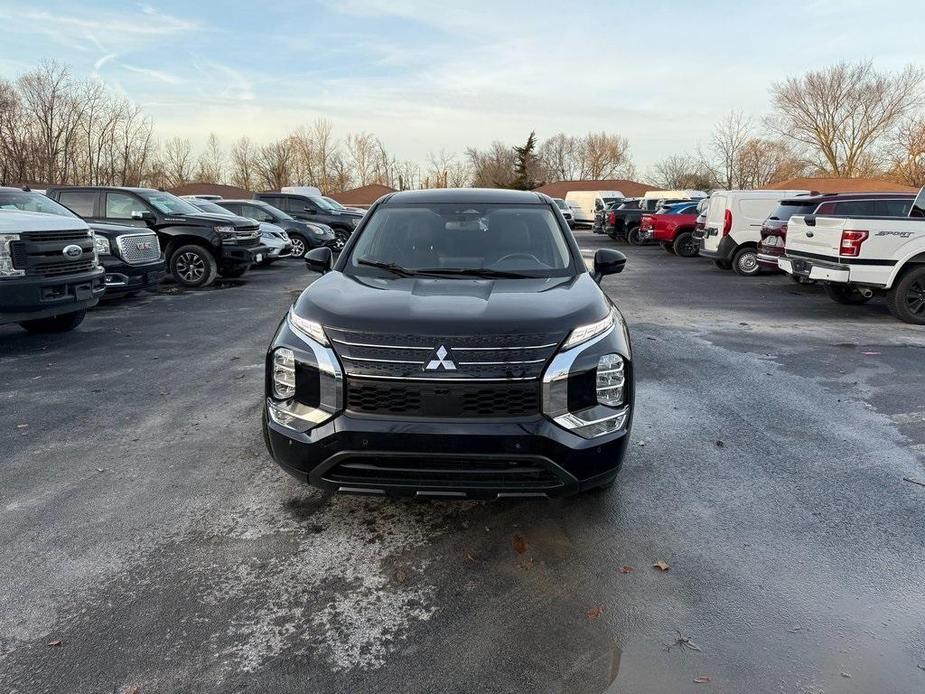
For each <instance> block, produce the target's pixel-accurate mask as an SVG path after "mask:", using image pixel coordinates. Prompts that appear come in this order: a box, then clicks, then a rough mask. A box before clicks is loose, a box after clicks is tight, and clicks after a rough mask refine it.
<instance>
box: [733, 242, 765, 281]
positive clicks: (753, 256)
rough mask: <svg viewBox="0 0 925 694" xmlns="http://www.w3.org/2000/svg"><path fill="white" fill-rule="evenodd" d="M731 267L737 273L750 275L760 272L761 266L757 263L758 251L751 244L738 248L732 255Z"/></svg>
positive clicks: (745, 275)
mask: <svg viewBox="0 0 925 694" xmlns="http://www.w3.org/2000/svg"><path fill="white" fill-rule="evenodd" d="M732 269H733V270H735V273H736V274H737V275H743V276H744V277H752V276H754V275H757V274H758V273H759V272H761V266H760V265H759V264H758V251H756V250H755V249H754V248H752V247H751V246H746V247H745V248H740V249H739V250H738V251H736V254H735V255H734V256H733V257H732Z"/></svg>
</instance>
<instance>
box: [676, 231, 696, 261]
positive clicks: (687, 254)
mask: <svg viewBox="0 0 925 694" xmlns="http://www.w3.org/2000/svg"><path fill="white" fill-rule="evenodd" d="M674 252H675V254H677V255H679V256H681V257H682V258H693V257H695V256H697V255H699V254H700V244H699V243H698V242H697V239H695V238H694V235H693V234H692V233H690V232H689V231H685V232H683V233H681V234H678V236H677V238H675V240H674Z"/></svg>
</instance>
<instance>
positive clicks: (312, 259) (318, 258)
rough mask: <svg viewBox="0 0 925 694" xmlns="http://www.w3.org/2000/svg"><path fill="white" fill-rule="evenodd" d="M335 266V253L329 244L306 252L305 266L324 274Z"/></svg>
mask: <svg viewBox="0 0 925 694" xmlns="http://www.w3.org/2000/svg"><path fill="white" fill-rule="evenodd" d="M333 266H334V254H333V253H331V249H330V248H328V247H327V246H322V247H321V248H313V249H312V250H310V251H309V252H308V253H306V254H305V267H307V268H308V269H309V270H311V271H312V272H320V273H321V274H322V275H323V274H324V273H326V272H327V271H328V270H330V269H331V268H332V267H333Z"/></svg>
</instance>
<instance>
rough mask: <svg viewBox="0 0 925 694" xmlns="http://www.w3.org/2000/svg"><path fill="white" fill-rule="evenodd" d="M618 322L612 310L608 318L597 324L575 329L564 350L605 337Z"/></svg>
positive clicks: (563, 347) (563, 346)
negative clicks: (599, 336)
mask: <svg viewBox="0 0 925 694" xmlns="http://www.w3.org/2000/svg"><path fill="white" fill-rule="evenodd" d="M615 322H616V316H615V311H614V310H613V309H612V308H611V309H610V313H608V314H607V316H606V317H604V318H602V319H601V320H599V321H597V322H595V323H589V324H588V325H582V326H579V327H577V328H575V329H574V330H573V331H572V332H571V333H570V334H569V336H568V339H567V340H566V341H565V344H564V345H562V350H563V351H564V350H567V349H571V348H572V347H575V346H576V345H580V344H581V343H582V342H587V341H588V340H590V339H592V338H595V337H597V336H598V335H603V334H604V333H606V332H607V331H608V330H610V329H611V328H612V327H613V326H614V323H615Z"/></svg>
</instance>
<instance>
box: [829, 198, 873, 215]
mask: <svg viewBox="0 0 925 694" xmlns="http://www.w3.org/2000/svg"><path fill="white" fill-rule="evenodd" d="M832 205H833V207H834V209H835V215H837V216H839V217H873V216H875V215H876V214H877V201H876V200H846V201H844V202H835V203H832Z"/></svg>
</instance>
